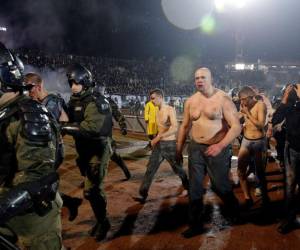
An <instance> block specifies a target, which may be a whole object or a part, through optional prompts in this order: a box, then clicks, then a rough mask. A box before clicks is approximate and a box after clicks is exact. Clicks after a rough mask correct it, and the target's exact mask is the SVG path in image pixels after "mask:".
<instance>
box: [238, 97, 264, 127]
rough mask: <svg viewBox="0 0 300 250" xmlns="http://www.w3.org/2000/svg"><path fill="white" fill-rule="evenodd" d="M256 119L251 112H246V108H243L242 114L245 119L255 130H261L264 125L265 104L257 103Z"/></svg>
mask: <svg viewBox="0 0 300 250" xmlns="http://www.w3.org/2000/svg"><path fill="white" fill-rule="evenodd" d="M256 105H257V118H255V117H254V116H253V115H252V114H251V112H250V111H249V110H248V108H247V107H245V108H243V112H244V114H245V115H246V118H248V120H250V121H251V122H252V123H253V124H254V125H255V127H257V129H263V128H264V127H265V123H266V116H267V108H266V104H264V103H263V102H261V101H258V102H257V104H256Z"/></svg>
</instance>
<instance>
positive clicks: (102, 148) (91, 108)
mask: <svg viewBox="0 0 300 250" xmlns="http://www.w3.org/2000/svg"><path fill="white" fill-rule="evenodd" d="M68 114H69V119H70V122H71V123H73V124H74V123H75V124H77V126H79V131H78V132H76V133H74V134H72V135H73V137H74V139H75V145H76V150H77V153H78V158H77V160H76V161H77V165H78V166H79V169H80V171H81V174H82V175H83V176H86V179H85V185H84V196H85V198H86V199H87V200H89V202H90V204H91V207H92V209H93V212H94V214H95V217H96V219H97V224H98V226H101V225H103V223H105V221H107V217H106V198H105V193H104V189H103V180H104V177H105V175H106V173H107V167H108V163H109V159H110V157H111V154H112V149H111V136H112V113H111V108H110V105H109V102H108V100H107V99H106V98H105V97H104V96H102V95H97V96H96V95H94V94H93V93H92V90H91V88H88V89H86V90H84V91H82V92H81V93H80V95H79V96H78V95H77V94H76V95H72V96H71V98H70V102H69V103H68Z"/></svg>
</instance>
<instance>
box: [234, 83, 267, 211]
mask: <svg viewBox="0 0 300 250" xmlns="http://www.w3.org/2000/svg"><path fill="white" fill-rule="evenodd" d="M255 95H256V93H255V91H254V90H253V89H252V88H251V87H249V86H245V87H243V88H242V89H241V90H240V92H239V99H240V102H241V110H240V112H241V113H242V114H243V116H244V118H245V122H244V125H243V132H244V137H243V140H242V143H241V147H240V150H239V155H238V174H239V178H240V183H241V188H242V190H243V193H244V196H245V200H246V206H251V205H252V204H253V201H252V198H251V195H250V190H249V186H248V183H247V167H248V165H249V162H250V158H251V157H254V162H255V168H256V174H257V176H258V178H259V180H260V185H261V191H262V200H263V205H267V203H268V201H269V198H268V195H267V185H266V178H265V171H264V170H265V164H266V151H267V139H266V132H265V129H264V127H265V121H266V118H267V107H266V105H265V104H264V102H263V101H262V100H257V99H256V98H255Z"/></svg>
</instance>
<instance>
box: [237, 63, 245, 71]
mask: <svg viewBox="0 0 300 250" xmlns="http://www.w3.org/2000/svg"><path fill="white" fill-rule="evenodd" d="M235 70H245V64H244V63H237V64H236V65H235Z"/></svg>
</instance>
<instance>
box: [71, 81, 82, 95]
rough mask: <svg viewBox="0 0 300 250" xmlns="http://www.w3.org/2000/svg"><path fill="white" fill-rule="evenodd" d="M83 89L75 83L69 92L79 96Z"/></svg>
mask: <svg viewBox="0 0 300 250" xmlns="http://www.w3.org/2000/svg"><path fill="white" fill-rule="evenodd" d="M82 89H83V86H82V85H81V84H77V83H76V82H73V83H72V86H71V91H72V93H73V94H79V93H80V92H81V91H82Z"/></svg>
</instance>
